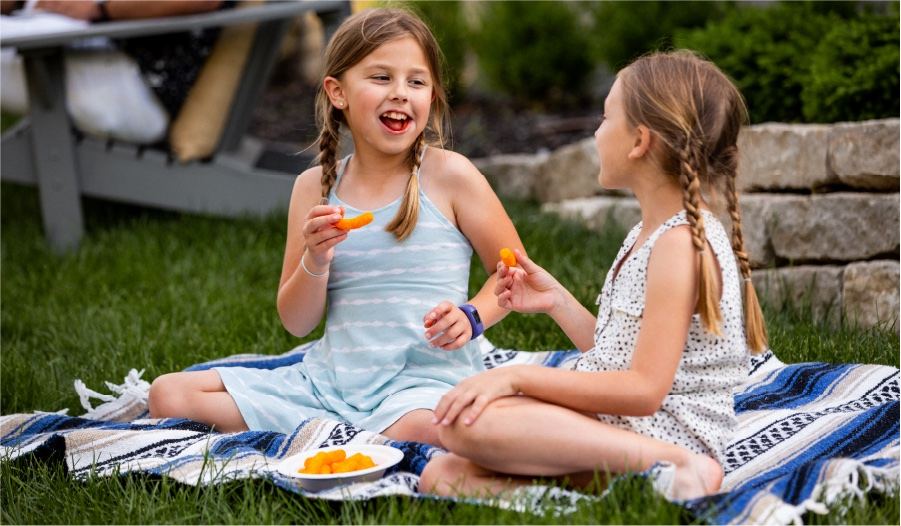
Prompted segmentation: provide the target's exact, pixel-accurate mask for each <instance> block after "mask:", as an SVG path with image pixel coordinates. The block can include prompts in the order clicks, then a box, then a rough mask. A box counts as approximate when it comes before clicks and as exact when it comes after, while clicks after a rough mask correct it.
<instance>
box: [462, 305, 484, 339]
mask: <svg viewBox="0 0 901 526" xmlns="http://www.w3.org/2000/svg"><path fill="white" fill-rule="evenodd" d="M459 309H460V310H461V311H463V314H465V315H466V317H467V318H469V325H470V326H471V327H472V337H471V338H469V339H470V340H474V339H476V338H478V337H479V336H480V335H481V334H482V333H483V332H485V326H484V325H483V324H482V318H481V317H480V316H479V311H478V310H476V308H475V307H473V306H472V305H471V304H469V303H464V304H463V305H460V306H459Z"/></svg>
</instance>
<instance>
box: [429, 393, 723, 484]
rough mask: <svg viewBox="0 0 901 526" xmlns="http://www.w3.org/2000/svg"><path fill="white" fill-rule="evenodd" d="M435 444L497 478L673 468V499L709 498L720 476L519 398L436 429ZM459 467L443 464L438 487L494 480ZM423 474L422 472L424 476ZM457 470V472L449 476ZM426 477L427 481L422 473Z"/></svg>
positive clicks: (652, 442)
mask: <svg viewBox="0 0 901 526" xmlns="http://www.w3.org/2000/svg"><path fill="white" fill-rule="evenodd" d="M439 437H440V438H441V442H442V443H443V444H444V445H445V447H446V448H447V449H449V450H450V451H452V452H453V453H456V454H457V455H460V456H463V457H466V458H469V459H471V460H472V461H473V462H474V463H475V464H477V465H478V466H481V467H482V468H485V469H487V470H491V471H493V472H496V473H506V474H513V475H533V476H551V477H556V476H561V475H566V474H571V473H585V472H593V471H595V470H598V471H601V472H610V473H623V472H626V471H641V470H645V469H648V468H649V467H651V466H652V465H653V464H654V463H655V462H657V461H661V460H662V461H669V462H672V463H673V464H675V466H676V478H675V483H674V494H673V496H674V497H676V498H692V497H697V496H702V495H707V494H710V493H712V492H714V491H716V490H717V489H718V488H719V485H720V483H721V482H722V476H723V475H722V468H721V467H720V466H719V464H718V463H717V462H716V461H715V460H713V459H711V458H709V457H706V456H704V455H699V454H696V453H692V452H690V451H688V450H686V449H684V448H682V447H679V446H676V445H673V444H669V443H666V442H662V441H660V440H656V439H653V438H649V437H645V436H642V435H639V434H636V433H632V432H630V431H626V430H623V429H619V428H616V427H613V426H610V425H607V424H604V423H602V422H600V421H598V420H596V419H594V418H590V417H588V416H586V415H584V414H582V413H578V412H576V411H572V410H569V409H566V408H563V407H560V406H556V405H552V404H547V403H544V402H539V401H537V400H534V399H531V398H526V397H507V398H502V399H499V400H496V401H495V402H493V403H491V404H490V405H489V406H488V407H487V408H486V409H485V411H484V412H483V413H482V414H481V416H479V419H478V420H477V421H476V422H475V423H474V424H473V425H471V426H466V425H465V424H463V423H462V422H461V421H459V420H458V421H457V422H455V423H454V424H453V425H452V426H449V427H445V426H441V427H440V429H439ZM461 466H462V465H461V464H455V463H452V462H450V461H444V462H443V463H439V464H437V466H436V471H440V473H437V474H436V473H428V477H427V479H428V480H431V481H433V482H432V487H434V488H435V490H436V491H442V487H448V486H447V485H444V486H442V485H441V484H440V482H437V483H436V482H435V481H436V480H437V479H442V478H446V477H452V478H453V477H457V476H459V475H460V474H462V475H463V476H464V477H465V476H469V478H470V479H473V478H474V479H475V480H471V481H470V482H467V483H465V487H466V489H468V490H470V491H475V492H478V491H480V490H481V488H485V489H490V487H492V484H496V480H495V481H490V480H489V479H493V478H494V477H482V476H481V475H480V474H479V473H477V472H475V471H472V470H471V469H470V468H468V467H467V468H465V469H464V468H462V467H461ZM428 469H429V468H428V466H427V467H426V470H427V471H428ZM454 470H457V471H454ZM423 475H424V476H425V475H426V473H425V472H424V473H423Z"/></svg>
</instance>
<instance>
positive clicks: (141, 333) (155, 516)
mask: <svg viewBox="0 0 901 526" xmlns="http://www.w3.org/2000/svg"><path fill="white" fill-rule="evenodd" d="M0 192H2V195H0V199H2V203H0V205H2V209H0V216H2V223H0V226H2V254H0V257H2V261H0V263H2V274H0V294H2V302H3V303H2V327H0V344H2V362H0V365H2V367H0V404H2V405H0V409H2V413H3V414H10V413H16V412H30V411H34V410H45V411H55V410H58V409H61V408H63V407H68V408H70V410H71V411H70V412H71V414H73V415H77V414H80V413H81V407H80V405H79V402H78V397H77V396H76V395H75V391H74V389H73V388H72V381H73V380H74V379H76V378H81V379H83V380H84V381H85V382H86V384H87V385H88V386H89V387H92V388H95V389H101V390H102V386H103V381H104V380H112V381H116V382H119V381H121V379H122V377H123V376H124V375H125V374H126V373H127V372H128V370H129V369H131V368H138V369H142V368H143V369H145V373H144V378H145V379H148V380H149V379H152V378H153V377H155V376H157V375H159V374H161V373H165V372H169V371H174V370H179V369H181V368H184V367H186V366H188V365H191V364H194V363H197V362H201V361H206V360H210V359H213V358H218V357H223V356H227V355H230V354H235V353H247V352H251V353H271V354H275V353H281V352H284V351H286V350H288V349H289V348H291V347H293V346H295V345H296V344H297V343H299V341H300V340H298V339H296V338H294V337H292V336H291V335H289V334H288V333H287V332H286V331H285V330H284V329H282V327H281V324H280V323H279V320H278V316H277V314H276V309H275V291H276V285H277V281H278V276H279V273H280V268H281V257H282V250H283V247H284V235H285V217H284V215H283V214H275V215H273V216H271V217H268V218H265V219H242V220H222V219H211V218H204V217H197V216H186V215H181V214H174V213H168V212H160V211H152V210H146V209H142V208H137V207H131V206H126V205H118V204H110V203H106V202H101V201H94V200H85V202H84V211H85V220H86V229H87V235H86V237H85V238H84V240H83V242H82V245H81V247H80V248H79V249H78V250H77V251H75V252H74V253H71V254H68V255H65V256H55V255H53V254H52V253H50V252H49V251H48V249H47V247H46V245H45V243H44V239H43V237H42V234H41V224H40V217H39V212H38V210H39V208H38V202H37V194H36V192H34V191H33V190H31V189H25V188H22V187H18V186H14V185H8V184H3V185H2V187H0ZM506 204H507V206H508V210H509V212H510V214H511V216H512V217H513V220H514V223H515V224H516V225H517V227H518V229H519V231H520V234H521V236H522V238H523V241H524V243H525V245H526V247H527V248H528V250H529V252H530V254H531V256H532V257H533V258H534V259H535V260H536V261H537V262H538V263H540V264H542V265H544V266H546V267H547V268H548V269H549V270H550V271H551V272H552V273H554V274H555V275H556V276H558V277H559V278H560V280H561V281H562V282H563V283H564V284H565V285H567V286H568V287H570V289H571V290H572V291H573V292H574V293H575V295H576V297H577V298H579V300H580V301H582V302H583V303H584V304H585V305H587V306H589V307H590V308H591V307H593V300H594V298H595V297H596V295H597V292H598V289H599V288H600V285H601V283H602V279H603V277H604V274H605V272H606V271H607V269H608V265H609V264H610V262H611V261H612V259H613V257H614V255H615V254H616V250H617V249H618V247H619V244H620V243H621V241H622V238H623V236H624V234H625V233H624V232H623V231H621V230H613V229H611V230H608V231H606V232H603V233H601V234H597V233H594V232H591V231H588V230H585V229H584V228H582V227H580V226H579V225H577V224H575V223H572V222H566V221H561V220H559V219H557V218H555V217H553V216H548V215H544V214H541V213H540V212H539V210H538V207H537V206H536V205H534V204H530V203H520V202H511V203H506ZM473 267H474V272H473V273H472V280H471V283H470V288H471V290H472V291H474V290H475V289H476V288H477V287H478V284H479V283H480V282H481V281H482V280H484V278H485V272H484V271H483V270H482V269H481V268H480V267H479V265H478V264H477V263H474V265H473ZM766 317H767V321H768V323H769V328H770V334H771V343H772V347H773V349H775V350H776V352H777V354H778V355H779V356H780V358H781V359H782V360H783V361H785V362H799V361H828V362H868V363H880V364H887V365H893V366H897V364H898V356H899V340H898V336H897V334H896V333H895V332H894V331H892V330H883V329H870V330H859V329H854V328H850V327H839V328H827V327H823V326H821V325H818V324H816V323H813V322H811V321H810V319H809V316H807V315H806V314H805V309H803V307H797V308H786V309H784V310H780V311H773V310H772V309H766ZM320 334H321V327H320V328H319V329H318V330H317V331H315V332H314V333H313V334H311V335H310V336H309V337H308V338H307V339H310V338H316V337H318V336H319V335H320ZM487 335H488V337H489V338H490V339H491V340H492V341H493V342H494V343H496V344H498V345H500V346H503V347H514V348H522V349H530V350H546V349H561V348H570V347H571V346H572V345H571V344H570V343H569V342H568V340H567V339H566V337H565V336H564V335H563V333H562V332H561V331H560V330H559V329H558V328H556V326H555V325H554V324H553V323H552V322H551V321H550V320H549V319H547V318H546V317H539V316H523V315H511V316H510V317H508V318H507V319H506V320H504V322H503V323H502V324H501V325H500V326H498V327H495V328H492V329H489V330H488V332H487ZM0 498H2V502H0V504H2V506H0V507H2V515H0V520H2V522H3V523H258V522H266V523H273V522H275V523H292V522H293V523H297V522H302V523H562V522H571V523H653V524H658V523H660V524H668V523H675V522H685V521H686V520H687V519H688V517H684V516H683V515H682V513H681V511H680V509H679V508H678V507H676V506H673V505H671V504H669V503H667V502H666V501H664V500H662V499H660V498H657V497H655V496H653V495H651V494H650V492H649V491H648V487H647V486H646V483H645V482H644V481H641V480H637V479H633V480H629V481H627V482H626V483H625V484H623V485H621V486H620V487H618V488H617V489H616V491H614V492H612V494H610V495H608V496H607V497H605V498H604V499H603V500H602V501H600V503H598V504H594V505H583V506H582V507H581V508H580V509H579V510H578V511H577V512H576V513H575V514H573V515H571V516H565V517H554V516H545V517H536V516H532V515H524V514H519V513H515V512H510V511H500V510H497V509H495V508H488V507H481V506H473V505H464V504H457V505H448V504H445V503H441V502H433V501H422V500H412V499H409V498H403V497H394V498H380V499H375V500H373V501H368V502H357V503H337V504H329V503H324V502H321V501H317V500H309V499H305V498H302V497H299V496H297V495H295V494H292V493H289V492H285V491H282V490H280V489H277V488H276V487H275V486H273V485H271V484H269V483H265V482H258V481H241V482H232V483H228V484H223V485H219V486H215V487H211V488H195V487H189V486H184V485H181V484H177V483H174V482H172V481H170V480H168V479H165V478H163V479H153V478H149V477H142V476H128V477H122V478H116V479H94V480H91V481H89V482H87V483H78V482H73V481H71V480H69V479H68V478H67V477H66V476H65V474H64V473H62V472H61V471H60V470H59V469H58V467H53V466H50V467H48V466H45V465H41V464H37V463H34V462H30V461H22V462H3V463H2V464H0ZM898 517H899V498H898V497H897V496H894V497H881V496H874V497H872V499H869V500H867V501H864V502H857V503H855V504H854V505H853V506H852V508H851V511H850V513H849V514H848V515H845V516H840V515H839V514H838V513H831V514H829V515H827V516H823V517H820V516H812V517H811V516H809V517H807V520H809V521H812V522H814V523H823V524H843V523H854V524H880V523H885V524H897V523H898Z"/></svg>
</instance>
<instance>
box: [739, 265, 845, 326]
mask: <svg viewBox="0 0 901 526" xmlns="http://www.w3.org/2000/svg"><path fill="white" fill-rule="evenodd" d="M843 270H844V267H842V266H838V265H802V266H797V267H786V268H776V269H765V270H755V271H753V272H752V273H751V279H752V280H753V282H754V288H755V290H756V291H757V297H758V298H759V299H760V302H761V303H763V304H766V305H769V306H771V307H773V308H775V309H777V310H778V309H783V308H792V309H800V310H801V311H802V312H810V314H811V315H812V316H813V317H814V319H816V320H820V321H827V322H831V323H835V322H837V321H838V320H839V317H840V314H841V307H842V272H843Z"/></svg>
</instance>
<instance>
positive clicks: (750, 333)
mask: <svg viewBox="0 0 901 526" xmlns="http://www.w3.org/2000/svg"><path fill="white" fill-rule="evenodd" d="M723 156H724V157H727V156H728V157H730V159H729V160H730V161H731V162H729V163H728V166H729V167H730V168H731V169H729V170H728V173H726V174H725V177H724V179H725V181H726V191H725V194H726V200H727V201H728V204H729V217H730V219H731V220H732V250H733V252H735V257H736V259H738V266H739V269H740V270H741V275H742V281H743V283H744V291H743V292H744V294H743V296H744V311H745V312H744V314H745V338H746V339H747V341H748V347H750V348H751V352H753V353H754V354H757V353H760V352H762V351H764V350H765V349H766V347H767V333H766V324H765V323H764V320H763V311H762V310H761V309H760V301H759V300H758V299H757V291H756V290H755V289H754V282H753V281H751V262H750V258H749V257H748V253H747V252H745V240H744V235H743V234H742V231H741V212H740V211H739V206H738V192H737V191H736V189H735V177H736V169H735V164H736V161H735V158H736V157H737V156H738V151H737V149H736V148H735V147H734V146H732V147H730V148H728V149H727V150H726V151H725V152H723Z"/></svg>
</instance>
